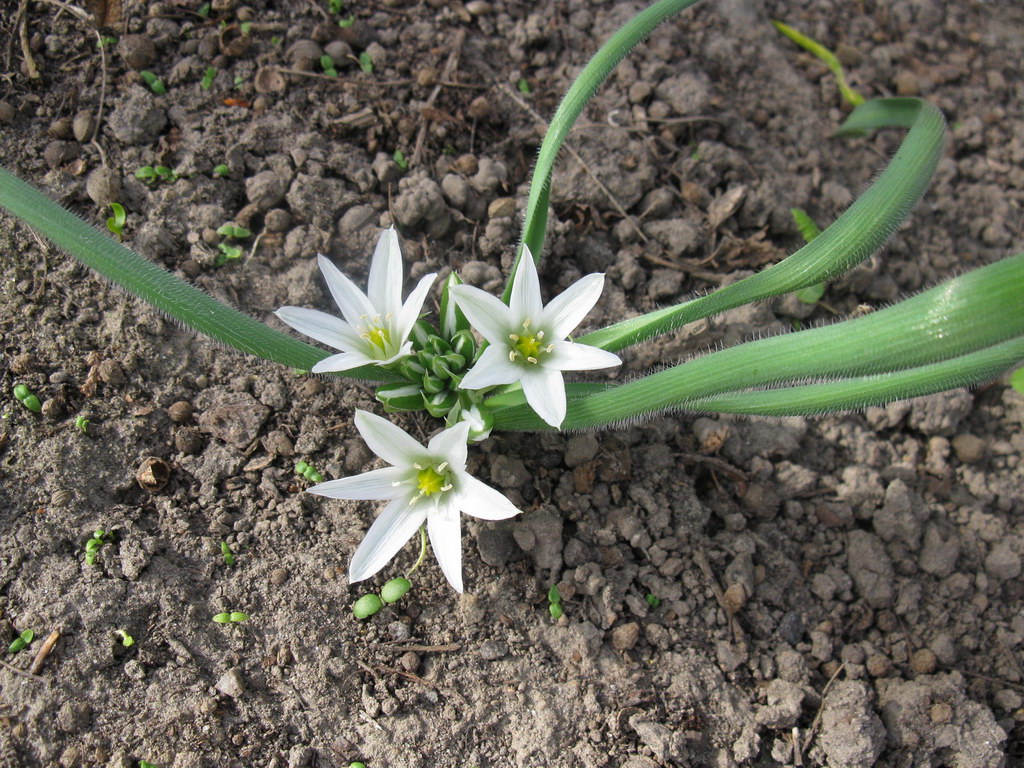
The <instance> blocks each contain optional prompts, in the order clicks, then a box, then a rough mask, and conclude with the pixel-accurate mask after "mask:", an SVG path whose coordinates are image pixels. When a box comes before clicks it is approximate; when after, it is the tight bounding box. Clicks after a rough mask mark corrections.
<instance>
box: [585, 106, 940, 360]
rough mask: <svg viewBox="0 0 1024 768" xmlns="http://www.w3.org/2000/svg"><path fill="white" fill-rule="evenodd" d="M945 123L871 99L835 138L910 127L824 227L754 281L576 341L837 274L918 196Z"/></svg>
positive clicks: (620, 336) (931, 111)
mask: <svg viewBox="0 0 1024 768" xmlns="http://www.w3.org/2000/svg"><path fill="white" fill-rule="evenodd" d="M945 125H946V123H945V119H944V118H943V117H942V113H941V112H939V110H938V109H936V108H935V107H934V106H932V105H931V104H929V103H928V102H926V101H922V100H920V99H878V100H875V101H869V102H867V103H865V104H863V105H861V106H860V107H857V109H855V110H854V111H853V112H852V113H851V114H850V116H849V118H847V120H846V122H844V123H843V125H842V127H841V128H840V130H839V133H840V134H843V133H855V132H860V131H863V130H870V129H873V128H881V127H885V126H901V127H909V128H910V132H909V133H908V134H907V136H906V138H905V139H904V141H903V144H902V145H901V146H900V148H899V151H897V153H896V156H895V157H894V158H893V159H892V161H891V162H890V163H889V165H888V166H887V167H886V169H885V170H884V171H883V172H882V174H881V175H880V176H879V177H878V179H876V180H875V182H874V183H873V184H872V185H871V186H870V187H868V189H867V190H866V191H865V192H864V194H862V195H861V196H860V197H859V198H857V200H856V201H854V203H853V204H852V205H851V206H850V207H849V208H847V209H846V211H845V212H844V213H843V214H842V215H841V216H840V217H839V218H838V219H836V220H835V221H834V222H833V223H832V224H831V226H829V227H827V228H826V229H825V230H824V231H823V232H822V233H821V234H820V235H818V236H817V237H815V238H814V239H813V240H812V241H811V242H809V243H808V244H807V245H805V246H804V247H803V248H801V249H800V250H798V251H797V252H796V253H794V254H793V255H791V256H790V257H788V258H787V259H785V260H783V261H781V262H779V263H778V264H775V265H773V266H771V267H768V268H767V269H765V270H762V271H761V272H758V273H757V274H756V275H751V276H750V277H748V278H746V279H744V280H740V281H739V282H736V283H733V284H732V285H729V286H726V287H725V288H721V289H719V290H717V291H715V292H714V293H710V294H708V295H706V296H702V297H700V298H697V299H694V300H692V301H688V302H684V303H683V304H678V305H676V306H674V307H667V308H665V309H661V310H657V311H655V312H650V313H648V314H646V315H641V316H640V317H634V318H630V319H629V320H625V321H623V322H620V323H616V324H615V325H610V326H608V327H607V328H602V329H601V330H599V331H595V332H593V333H589V334H587V335H586V336H583V337H582V338H580V339H578V341H581V342H583V343H584V344H590V345H591V346H595V347H601V348H603V349H608V350H611V351H616V350H619V349H622V348H624V347H627V346H629V345H631V344H637V343H639V342H641V341H645V340H647V339H650V338H652V337H654V336H657V335H659V334H662V333H668V332H669V331H672V330H675V329H676V328H679V327H680V326H683V325H685V324H686V323H691V322H693V321H694V320H700V319H701V318H704V317H709V316H711V315H714V314H717V313H719V312H724V311H725V310H727V309H733V308H734V307H739V306H742V305H744V304H747V303H749V302H752V301H758V300H760V299H765V298H769V297H771V296H778V295H780V294H783V293H788V292H789V291H795V290H798V289H800V288H804V287H806V286H808V285H814V284H815V283H820V282H823V281H826V280H829V279H831V278H833V277H835V276H837V275H840V274H842V273H843V272H845V271H847V270H848V269H850V268H851V267H853V266H854V265H856V264H858V263H860V262H861V261H863V260H864V259H866V258H868V257H869V256H870V255H871V254H873V253H874V252H875V251H876V250H878V248H880V247H881V246H882V244H883V243H884V242H885V241H886V240H887V239H888V238H889V236H890V235H891V234H892V233H893V232H895V231H896V229H897V228H898V227H899V225H900V224H901V223H902V222H903V220H904V219H905V218H906V217H907V216H908V215H909V213H910V211H911V210H912V209H913V207H914V205H915V204H916V203H917V201H918V200H919V199H920V198H921V195H922V194H924V190H925V187H926V186H927V185H928V182H929V180H930V179H931V177H932V174H933V173H934V172H935V166H936V165H937V163H938V161H939V157H940V155H941V153H942V148H943V142H944V138H945V133H946V130H945Z"/></svg>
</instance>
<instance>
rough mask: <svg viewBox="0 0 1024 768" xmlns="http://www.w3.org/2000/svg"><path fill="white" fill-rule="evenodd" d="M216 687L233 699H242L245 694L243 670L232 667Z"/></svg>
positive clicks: (222, 676)
mask: <svg viewBox="0 0 1024 768" xmlns="http://www.w3.org/2000/svg"><path fill="white" fill-rule="evenodd" d="M214 687H215V688H216V689H217V690H218V691H220V692H221V693H223V694H224V695H225V696H230V697H231V698H232V699H237V698H240V697H241V696H242V694H244V693H245V678H244V677H242V670H241V669H239V668H238V667H232V668H231V669H229V670H228V671H227V672H225V673H224V674H223V675H221V677H220V679H219V680H218V681H217V683H216V685H215V686H214Z"/></svg>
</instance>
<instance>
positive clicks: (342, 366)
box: [311, 352, 381, 373]
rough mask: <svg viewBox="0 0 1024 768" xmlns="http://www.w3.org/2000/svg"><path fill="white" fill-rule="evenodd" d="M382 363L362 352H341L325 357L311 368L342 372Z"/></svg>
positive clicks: (321, 370) (317, 370) (315, 370)
mask: <svg viewBox="0 0 1024 768" xmlns="http://www.w3.org/2000/svg"><path fill="white" fill-rule="evenodd" d="M380 364H381V361H379V360H374V359H373V358H372V357H367V356H366V355H364V354H363V353H362V352H341V353H339V354H337V355H331V356H330V357H325V358H324V359H323V360H321V361H320V362H319V363H317V364H316V365H314V366H313V367H312V368H311V370H312V371H313V373H340V372H341V371H351V370H352V369H353V368H359V367H360V366H363V365H380Z"/></svg>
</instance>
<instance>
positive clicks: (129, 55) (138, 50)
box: [117, 35, 156, 70]
mask: <svg viewBox="0 0 1024 768" xmlns="http://www.w3.org/2000/svg"><path fill="white" fill-rule="evenodd" d="M117 52H118V53H119V54H120V55H121V58H122V59H124V63H125V64H127V65H128V66H129V67H131V68H132V69H135V70H139V69H146V68H147V67H151V66H152V65H153V62H154V61H156V46H155V45H154V44H153V41H152V40H150V39H149V38H148V37H147V36H146V35H123V36H122V37H121V39H120V40H118V42H117Z"/></svg>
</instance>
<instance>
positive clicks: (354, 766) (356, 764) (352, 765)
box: [348, 760, 366, 768]
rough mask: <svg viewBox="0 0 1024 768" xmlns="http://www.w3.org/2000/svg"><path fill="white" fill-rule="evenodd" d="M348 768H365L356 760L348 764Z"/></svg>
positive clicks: (363, 764)
mask: <svg viewBox="0 0 1024 768" xmlns="http://www.w3.org/2000/svg"><path fill="white" fill-rule="evenodd" d="M348 768H366V763H361V762H359V761H358V760H353V761H352V762H351V763H349V764H348Z"/></svg>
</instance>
